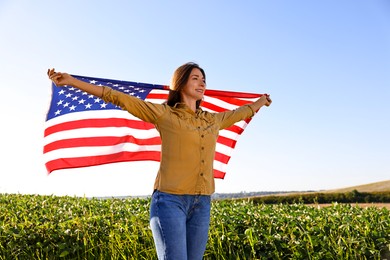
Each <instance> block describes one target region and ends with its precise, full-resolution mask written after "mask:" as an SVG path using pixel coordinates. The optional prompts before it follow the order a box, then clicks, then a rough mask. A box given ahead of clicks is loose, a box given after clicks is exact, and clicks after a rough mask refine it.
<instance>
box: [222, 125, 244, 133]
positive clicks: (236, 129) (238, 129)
mask: <svg viewBox="0 0 390 260" xmlns="http://www.w3.org/2000/svg"><path fill="white" fill-rule="evenodd" d="M226 130H229V131H231V132H234V133H236V134H239V135H240V134H242V132H244V129H242V128H241V127H239V126H236V125H232V126H229V127H228V128H226Z"/></svg>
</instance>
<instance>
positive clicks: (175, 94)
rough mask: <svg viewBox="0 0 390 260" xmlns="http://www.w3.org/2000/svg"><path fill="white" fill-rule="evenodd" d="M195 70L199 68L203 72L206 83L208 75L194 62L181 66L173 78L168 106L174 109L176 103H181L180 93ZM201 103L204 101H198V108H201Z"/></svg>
mask: <svg viewBox="0 0 390 260" xmlns="http://www.w3.org/2000/svg"><path fill="white" fill-rule="evenodd" d="M194 68H197V69H199V70H200V71H201V72H202V75H203V78H204V80H205V81H206V74H205V72H204V70H203V69H202V68H201V67H199V65H198V64H196V63H194V62H188V63H185V64H183V65H181V66H180V67H178V68H177V69H176V70H175V72H174V73H173V76H172V80H171V85H170V87H169V88H170V89H169V95H168V101H167V104H168V106H171V107H173V106H175V105H176V103H180V102H181V95H180V93H181V91H182V90H183V88H184V87H185V85H186V84H187V81H188V79H189V77H190V74H191V71H192V70H193V69H194ZM201 101H202V100H197V101H196V108H199V106H200V102H201Z"/></svg>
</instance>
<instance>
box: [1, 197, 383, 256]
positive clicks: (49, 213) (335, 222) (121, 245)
mask: <svg viewBox="0 0 390 260" xmlns="http://www.w3.org/2000/svg"><path fill="white" fill-rule="evenodd" d="M149 203H150V200H149V199H104V200H103V199H87V198H77V197H56V196H35V195H8V194H3V195H0V259H4V260H5V259H6V260H9V259H29V260H30V259H42V260H43V259H156V254H155V251H154V246H153V238H152V234H151V231H150V229H149V220H148V217H149ZM211 214H212V217H211V224H210V232H209V241H208V245H207V249H206V253H205V259H385V258H387V259H390V256H389V247H390V212H389V209H386V208H379V207H374V206H372V207H366V208H362V207H357V206H354V205H348V204H342V205H341V204H333V205H332V206H329V207H322V208H320V207H312V206H307V205H304V204H299V203H298V204H290V205H288V204H275V205H264V204H255V203H253V202H250V201H246V200H240V201H233V200H222V201H213V204H212V212H211Z"/></svg>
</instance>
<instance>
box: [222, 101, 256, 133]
mask: <svg viewBox="0 0 390 260" xmlns="http://www.w3.org/2000/svg"><path fill="white" fill-rule="evenodd" d="M254 115H255V111H254V110H253V108H252V107H251V106H250V105H245V106H241V107H239V108H237V109H235V110H231V111H225V112H221V113H218V114H216V119H217V120H218V121H219V125H220V129H225V128H228V127H229V126H231V125H233V124H234V123H236V122H238V121H241V120H244V119H247V118H250V117H253V116H254Z"/></svg>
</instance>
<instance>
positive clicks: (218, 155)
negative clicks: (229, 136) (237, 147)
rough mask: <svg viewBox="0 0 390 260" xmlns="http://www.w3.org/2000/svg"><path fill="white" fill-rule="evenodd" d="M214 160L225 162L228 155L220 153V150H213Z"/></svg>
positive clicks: (227, 159) (228, 157)
mask: <svg viewBox="0 0 390 260" xmlns="http://www.w3.org/2000/svg"><path fill="white" fill-rule="evenodd" d="M214 160H216V161H219V162H221V163H224V164H227V163H228V162H229V160H230V156H228V155H226V154H224V153H220V152H215V156H214Z"/></svg>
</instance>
